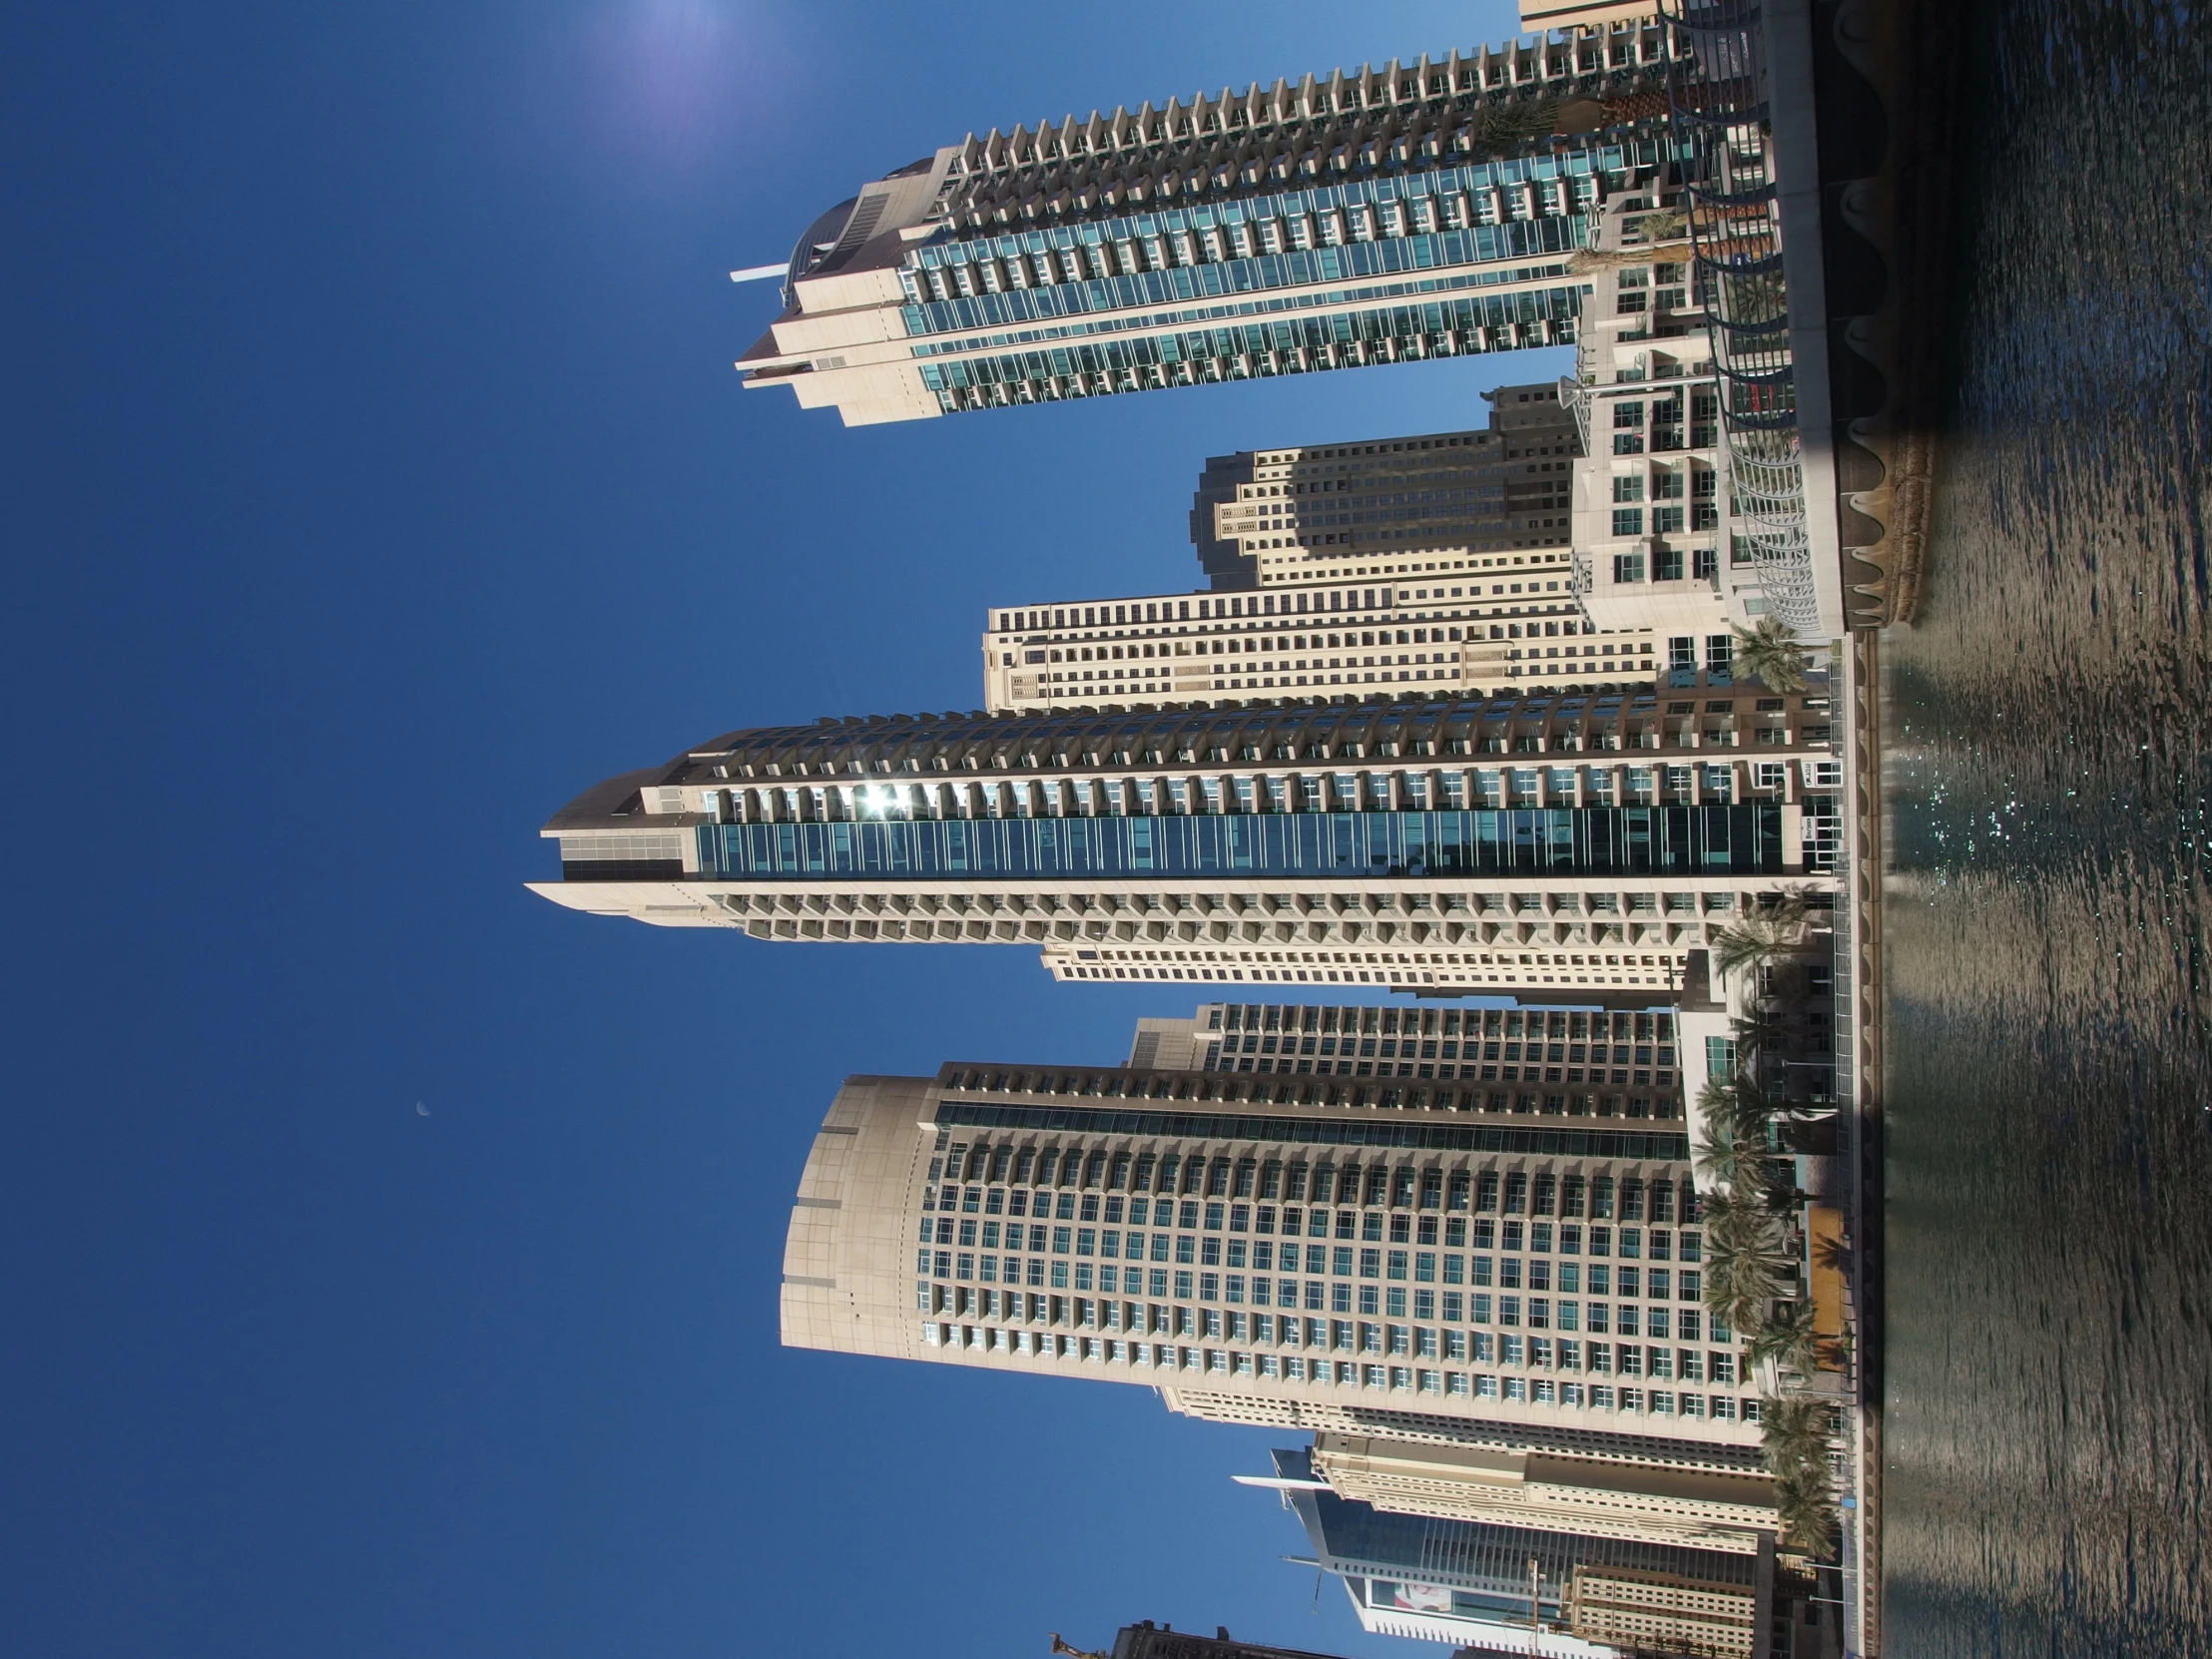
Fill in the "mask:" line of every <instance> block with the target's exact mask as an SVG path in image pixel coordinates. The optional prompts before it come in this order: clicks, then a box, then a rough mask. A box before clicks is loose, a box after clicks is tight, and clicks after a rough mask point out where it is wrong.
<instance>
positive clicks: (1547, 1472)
mask: <svg viewBox="0 0 2212 1659" xmlns="http://www.w3.org/2000/svg"><path fill="white" fill-rule="evenodd" d="M1312 1460H1313V1468H1314V1473H1315V1474H1316V1475H1317V1476H1318V1477H1320V1478H1321V1479H1323V1480H1326V1481H1327V1482H1328V1483H1329V1485H1330V1488H1331V1489H1332V1490H1333V1491H1335V1492H1336V1493H1337V1495H1338V1496H1340V1497H1347V1498H1353V1499H1356V1500H1357V1501H1359V1502H1363V1503H1370V1504H1373V1505H1374V1506H1375V1507H1376V1508H1378V1509H1383V1510H1389V1511H1393V1512H1396V1513H1399V1514H1410V1515H1439V1516H1449V1517H1454V1518H1457V1519H1460V1520H1473V1521H1489V1522H1493V1523H1495V1524H1497V1525H1501V1526H1523V1527H1530V1528H1533V1529H1535V1530H1537V1531H1543V1532H1573V1533H1578V1534H1581V1535H1584V1536H1591V1537H1613V1538H1649V1539H1665V1540H1668V1541H1671V1542H1676V1543H1685V1544H1695V1545H1697V1546H1698V1547H1699V1548H1701V1549H1719V1550H1734V1551H1738V1552H1740V1553H1743V1554H1747V1555H1750V1554H1756V1553H1758V1550H1759V1538H1760V1533H1761V1532H1762V1530H1764V1531H1767V1532H1772V1531H1773V1530H1774V1527H1775V1524H1776V1521H1775V1506H1774V1482H1773V1481H1772V1480H1771V1479H1769V1478H1767V1477H1766V1475H1764V1474H1762V1473H1759V1472H1757V1471H1749V1470H1747V1471H1734V1470H1719V1469H1697V1468H1678V1467H1669V1466H1667V1465H1664V1464H1657V1463H1633V1462H1623V1461H1619V1460H1617V1459H1601V1458H1588V1457H1576V1456H1572V1455H1567V1454H1562V1453H1558V1452H1545V1451H1532V1450H1529V1449H1526V1448H1505V1447H1495V1446H1470V1445H1433V1444H1427V1443H1423V1442H1421V1441H1418V1440H1400V1439H1395V1438H1392V1437H1390V1436H1387V1435H1373V1434H1343V1433H1335V1432H1329V1431H1324V1432H1322V1433H1319V1434H1317V1435H1315V1436H1314V1448H1313V1453H1312Z"/></svg>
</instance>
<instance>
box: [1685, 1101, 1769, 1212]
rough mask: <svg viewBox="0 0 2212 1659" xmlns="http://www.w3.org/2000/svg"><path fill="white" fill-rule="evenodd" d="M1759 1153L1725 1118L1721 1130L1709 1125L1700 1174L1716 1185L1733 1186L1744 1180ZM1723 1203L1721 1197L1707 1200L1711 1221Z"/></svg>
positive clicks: (1699, 1160)
mask: <svg viewBox="0 0 2212 1659" xmlns="http://www.w3.org/2000/svg"><path fill="white" fill-rule="evenodd" d="M1759 1155H1760V1154H1759V1148H1758V1147H1757V1146H1755V1145H1753V1144H1752V1143H1751V1142H1750V1141H1748V1140H1745V1139H1744V1138H1743V1137H1742V1136H1740V1135H1738V1134H1737V1133H1736V1132H1735V1129H1734V1127H1733V1126H1732V1125H1728V1124H1727V1123H1726V1122H1725V1121H1724V1122H1723V1125H1722V1126H1721V1127H1720V1128H1719V1129H1718V1130H1714V1129H1712V1128H1708V1129H1707V1131H1706V1136H1705V1139H1703V1140H1701V1141H1699V1142H1698V1144H1697V1169H1698V1173H1699V1174H1700V1175H1703V1176H1706V1177H1707V1178H1709V1179H1710V1180H1711V1181H1712V1182H1713V1184H1714V1185H1715V1186H1716V1187H1733V1186H1734V1185H1735V1184H1736V1183H1737V1182H1738V1181H1740V1180H1742V1179H1743V1175H1744V1172H1745V1170H1747V1169H1749V1168H1750V1167H1751V1165H1752V1164H1753V1162H1754V1161H1755V1160H1756V1159H1757V1158H1758V1157H1759ZM1723 1202H1725V1201H1724V1200H1720V1199H1707V1200H1705V1219H1706V1220H1707V1221H1710V1220H1711V1219H1712V1215H1713V1212H1714V1210H1715V1209H1716V1208H1717V1207H1718V1205H1720V1204H1721V1203H1723Z"/></svg>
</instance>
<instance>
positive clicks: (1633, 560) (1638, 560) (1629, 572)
mask: <svg viewBox="0 0 2212 1659" xmlns="http://www.w3.org/2000/svg"><path fill="white" fill-rule="evenodd" d="M1641 516H1642V515H1641V514H1640V513H1636V512H1629V513H1626V514H1623V513H1619V512H1616V513H1614V515H1613V524H1614V528H1615V529H1616V530H1618V529H1619V526H1620V521H1621V519H1622V518H1623V517H1627V518H1631V519H1635V518H1640V517H1641ZM1643 579H1644V556H1643V555H1642V554H1641V553H1616V554H1614V555H1613V580H1614V582H1615V583H1616V584H1626V583H1630V582H1641V581H1642V580H1643Z"/></svg>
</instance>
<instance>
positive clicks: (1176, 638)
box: [983, 463, 1698, 712]
mask: <svg viewBox="0 0 2212 1659" xmlns="http://www.w3.org/2000/svg"><path fill="white" fill-rule="evenodd" d="M1562 464H1564V463H1562ZM1353 569H1355V570H1364V571H1367V572H1369V574H1367V575H1365V576H1356V575H1354V574H1353V573H1352V570H1347V571H1345V572H1342V573H1340V576H1339V579H1338V581H1336V582H1332V583H1319V584H1316V585H1312V586H1301V587H1294V586H1292V585H1290V584H1287V583H1286V584H1282V585H1279V586H1272V585H1271V586H1270V588H1269V589H1268V590H1267V591H1266V592H1261V593H1244V594H1227V595H1225V594H1213V595H1192V594H1188V593H1180V594H1149V595H1136V596H1130V597H1123V598H1117V599H1112V600H1091V601H1084V602H1054V603H1051V604H1033V605H1026V606H1020V607H1009V608H1006V609H1001V610H994V611H992V612H991V613H990V615H989V616H988V617H987V619H986V621H987V622H988V623H991V624H995V626H993V627H991V628H990V629H989V631H988V632H986V633H985V634H984V636H983V697H984V701H985V703H986V704H987V705H988V706H989V707H990V708H991V709H993V710H997V711H1015V710H1036V711H1040V712H1041V711H1045V710H1051V709H1068V708H1075V707H1080V706H1082V705H1084V704H1089V703H1096V702H1099V701H1103V700H1107V699H1122V698H1132V699H1148V700H1149V699H1158V700H1162V701H1165V700H1168V699H1186V698H1192V697H1209V698H1210V697H1212V696H1213V695H1214V694H1216V693H1224V692H1226V693H1231V694H1235V695H1237V696H1239V697H1249V696H1251V695H1252V694H1253V693H1276V694H1281V693H1284V692H1303V693H1304V694H1305V695H1307V696H1317V695H1326V696H1339V697H1341V696H1348V695H1365V694H1368V693H1371V692H1373V691H1377V690H1380V689H1381V688H1382V687H1383V686H1387V685H1404V684H1413V685H1425V686H1426V687H1427V689H1428V690H1429V691H1430V692H1432V693H1439V692H1440V693H1447V694H1450V695H1455V696H1473V697H1479V696H1482V695H1483V694H1484V693H1485V692H1486V691H1495V692H1497V693H1499V694H1500V695H1505V694H1509V693H1513V692H1531V691H1535V690H1537V689H1539V688H1543V689H1549V690H1553V691H1564V690H1566V689H1567V688H1568V687H1570V686H1571V687H1573V688H1575V689H1577V690H1581V691H1590V692H1596V691H1599V690H1600V689H1601V688H1602V689H1607V690H1610V691H1612V692H1615V693H1618V692H1620V691H1621V690H1623V689H1626V688H1636V689H1641V687H1643V686H1647V685H1649V684H1651V683H1652V681H1653V679H1654V678H1655V677H1656V675H1657V673H1658V668H1659V665H1660V664H1661V663H1663V662H1664V661H1665V660H1666V659H1665V658H1664V657H1663V656H1657V655H1655V652H1665V651H1669V650H1679V649H1683V648H1685V647H1683V646H1678V645H1676V644H1675V643H1674V642H1670V641H1668V640H1664V639H1662V638H1660V637H1659V636H1657V635H1655V634H1653V633H1652V632H1651V631H1649V630H1648V629H1642V630H1626V631H1613V632H1603V631H1601V630H1600V629H1598V628H1597V627H1596V626H1595V625H1593V624H1592V623H1590V622H1589V621H1587V620H1586V619H1585V618H1584V616H1583V614H1582V608H1581V606H1580V605H1579V604H1578V603H1577V602H1576V597H1575V594H1574V592H1573V583H1574V572H1573V569H1572V567H1571V564H1570V561H1569V558H1568V554H1567V550H1566V548H1565V547H1564V546H1561V547H1558V548H1553V549H1545V550H1541V551H1535V552H1529V553H1512V554H1503V553H1500V554H1476V553H1464V554H1462V555H1461V556H1460V557H1458V558H1456V559H1454V558H1437V559H1431V560H1422V561H1413V560H1406V561H1392V562H1391V563H1390V564H1388V565H1371V566H1355V567H1353ZM1431 569H1432V570H1433V571H1434V574H1430V573H1429V571H1430V570H1431ZM1377 571H1383V572H1385V574H1383V576H1382V578H1381V580H1377V578H1376V576H1375V574H1374V573H1375V572H1377ZM1348 583H1349V584H1352V585H1346V584H1348ZM1697 643H1698V642H1697V641H1695V640H1691V641H1688V642H1687V645H1693V646H1694V645H1696V644H1697Z"/></svg>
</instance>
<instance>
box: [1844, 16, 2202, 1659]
mask: <svg viewBox="0 0 2212 1659" xmlns="http://www.w3.org/2000/svg"><path fill="white" fill-rule="evenodd" d="M2200 15H2201V14H2200ZM1969 81H1970V85H1969V86H1968V87H1967V88H1965V89H1962V95H1963V96H1967V97H1970V98H1971V99H1973V100H1974V101H1975V102H1976V104H1977V106H1978V118H1977V119H1976V121H1975V122H1974V123H1973V126H1974V129H1975V137H1974V139H1973V146H1974V148H1973V151H1972V154H1971V155H1970V157H1969V158H1968V159H1967V162H1966V167H1965V177H1964V180H1963V184H1964V189H1963V191H1962V193H1961V200H1962V204H1963V209H1964V211H1963V212H1962V214H1961V217H1960V221H1959V247H1958V249H1957V256H1958V258H1957V270H1958V272H1959V273H1960V277H1959V278H1958V279H1959V282H1960V285H1961V289H1962V292H1961V294H1960V295H1959V299H1960V305H1959V310H1960V325H1961V332H1960V334H1959V336H1958V338H1959V344H1958V348H1957V351H1958V359H1959V360H1958V402H1957V409H1956V412H1955V416H1954V419H1953V421H1952V424H1951V428H1950V432H1949V435H1948V437H1947V440H1946V448H1945V450H1944V454H1943V466H1944V472H1943V478H1942V484H1941V488H1940V491H1939V494H1938V506H1937V522H1936V538H1935V542H1934V545H1933V548H1932V553H1931V574H1930V582H1929V587H1928V590H1927V594H1926V598H1925V602H1924V604H1923V606H1922V610H1921V615H1920V619H1919V621H1918V623H1917V625H1916V626H1915V627H1914V628H1913V629H1911V630H1901V631H1898V632H1896V633H1894V634H1893V635H1892V636H1891V638H1890V639H1889V640H1888V642H1887V644H1886V648H1885V649H1886V660H1887V663H1888V666H1889V669H1890V671H1891V681H1890V686H1889V694H1890V695H1889V703H1888V708H1889V726H1888V742H1889V745H1890V755H1891V788H1892V796H1891V806H1892V812H1893V835H1894V840H1893V846H1892V856H1893V861H1894V866H1895V867H1894V870H1893V872H1892V873H1891V875H1890V876H1889V879H1888V894H1889V908H1888V928H1889V946H1890V948H1889V963H1888V971H1889V976H1890V977H1889V995H1890V1013H1891V1026H1890V1032H1891V1036H1890V1055H1889V1076H1888V1099H1889V1106H1890V1113H1891V1117H1890V1143H1889V1153H1890V1161H1889V1181H1890V1211H1889V1220H1888V1235H1887V1237H1888V1267H1889V1278H1888V1299H1889V1307H1888V1313H1889V1319H1888V1325H1887V1331H1888V1342H1887V1379H1886V1396H1887V1401H1888V1413H1887V1432H1888V1444H1887V1449H1886V1457H1885V1461H1886V1464H1887V1487H1886V1503H1885V1516H1884V1520H1885V1526H1884V1538H1885V1546H1886V1568H1887V1572H1886V1581H1887V1597H1888V1600H1887V1607H1888V1630H1887V1637H1888V1640H1887V1648H1888V1651H1889V1652H1891V1653H1893V1654H1899V1655H1912V1656H1920V1655H1931V1654H1939V1655H1969V1654H1971V1655H1979V1654H2007V1655H2010V1654H2037V1655H2042V1654H2054V1655H2067V1656H2071V1655H2077V1654H2078V1655H2092V1654H2094V1655H2108V1654H2111V1655H2117V1654H2130V1655H2146V1656H2148V1655H2160V1656H2162V1655H2168V1654H2191V1655H2196V1654H2205V1653H2212V1578H2208V1574H2212V1495H2208V1492H2207V1483H2208V1480H2212V1328H2208V1322H2212V1308H2208V1299H2212V1042H2208V1015H2212V990H2208V987H2207V974H2208V971H2212V963H2208V961H2207V947H2208V945H2212V905H2208V902H2207V897H2206V890H2205V877H2206V831H2207V826H2206V806H2207V743H2208V738H2212V639H2208V635H2207V604H2208V598H2212V593H2208V573H2207V565H2206V560H2207V549H2206V543H2205V523H2206V514H2207V505H2208V503H2207V487H2206V486H2207V477H2208V471H2207V468H2208V455H2207V448H2208V438H2212V399H2208V379H2207V377H2208V372H2212V337H2208V319H2207V298H2208V291H2212V290H2208V280H2212V90H2208V89H2212V56H2208V52H2207V40H2206V32H2205V23H2204V22H2203V21H2199V18H2198V17H2192V16H2191V15H2190V14H2189V13H2188V12H2186V11H2184V10H2182V9H2181V8H2178V7H2171V6H2167V7H2161V6H2156V5H2148V4H2144V5H2133V6H2127V5H2108V6H2092V5H2087V4H2061V3H2048V4H2041V5H2037V4H2010V5H1993V6H1989V7H1986V8H1984V24H1983V27H1982V29H1981V31H1980V33H1979V35H1978V37H1977V39H1976V41H1975V44H1974V47H1973V61H1972V63H1971V65H1970V75H1969Z"/></svg>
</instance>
